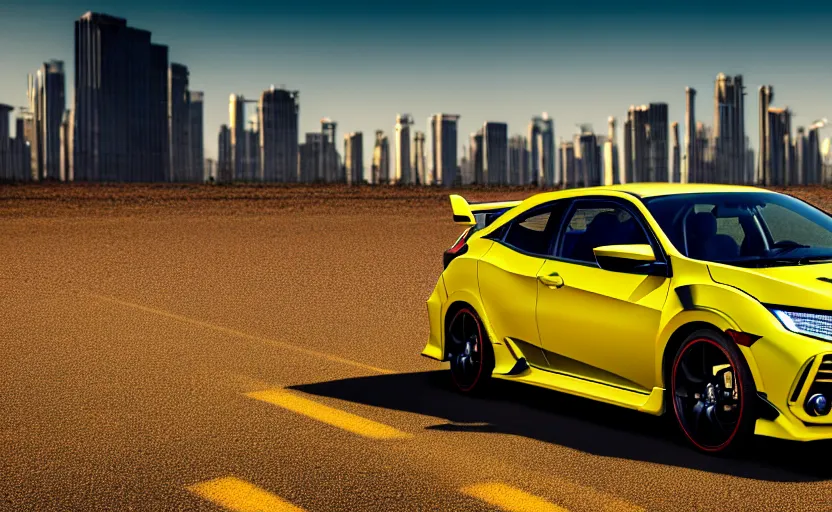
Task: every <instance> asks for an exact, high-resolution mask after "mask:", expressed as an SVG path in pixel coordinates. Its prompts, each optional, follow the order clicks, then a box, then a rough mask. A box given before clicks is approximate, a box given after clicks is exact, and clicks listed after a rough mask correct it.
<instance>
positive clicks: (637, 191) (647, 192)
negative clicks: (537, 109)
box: [540, 183, 773, 200]
mask: <svg viewBox="0 0 832 512" xmlns="http://www.w3.org/2000/svg"><path fill="white" fill-rule="evenodd" d="M567 190H568V191H569V192H570V193H569V196H571V197H580V196H591V195H598V194H603V193H604V192H624V193H626V194H632V195H634V196H638V197H658V196H669V195H676V194H705V193H713V192H771V191H769V190H766V189H762V188H757V187H748V186H741V185H712V184H706V183H629V184H626V185H607V186H603V187H587V188H582V189H567ZM563 192H564V191H558V192H544V193H543V194H540V195H542V196H551V199H556V198H557V196H559V195H562V194H563ZM772 193H773V192H772ZM548 199H549V198H548V197H547V198H546V200H548Z"/></svg>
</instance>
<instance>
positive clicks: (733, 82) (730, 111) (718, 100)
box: [713, 73, 745, 183]
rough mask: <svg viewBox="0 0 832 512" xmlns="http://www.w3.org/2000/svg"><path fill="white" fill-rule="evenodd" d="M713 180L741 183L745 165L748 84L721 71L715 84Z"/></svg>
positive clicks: (740, 77)
mask: <svg viewBox="0 0 832 512" xmlns="http://www.w3.org/2000/svg"><path fill="white" fill-rule="evenodd" d="M714 151H715V153H714V165H715V168H716V175H715V176H713V180H714V181H716V182H720V183H740V182H741V181H742V176H743V169H744V168H745V163H744V162H745V87H744V86H743V83H742V75H737V76H734V77H729V76H725V75H724V74H723V73H720V74H719V75H717V77H716V82H715V84H714Z"/></svg>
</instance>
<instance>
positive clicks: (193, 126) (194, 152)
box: [188, 91, 211, 181]
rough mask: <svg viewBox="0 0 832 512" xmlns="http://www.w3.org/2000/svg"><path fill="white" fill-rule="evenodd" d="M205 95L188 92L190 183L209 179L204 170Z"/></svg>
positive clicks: (208, 173)
mask: <svg viewBox="0 0 832 512" xmlns="http://www.w3.org/2000/svg"><path fill="white" fill-rule="evenodd" d="M204 98H205V95H204V94H203V93H202V92H201V91H190V96H189V100H190V101H189V102H190V105H191V108H190V115H189V116H188V117H189V118H190V123H189V128H188V137H189V138H190V155H189V156H190V164H189V167H190V169H191V181H207V180H208V179H209V178H210V177H211V173H210V172H206V170H205V149H204V144H203V110H204V109H203V103H204Z"/></svg>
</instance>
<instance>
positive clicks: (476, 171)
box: [468, 129, 486, 185]
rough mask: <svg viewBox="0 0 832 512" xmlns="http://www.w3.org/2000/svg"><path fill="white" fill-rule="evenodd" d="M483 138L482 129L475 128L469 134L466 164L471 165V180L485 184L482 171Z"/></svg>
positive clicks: (478, 183)
mask: <svg viewBox="0 0 832 512" xmlns="http://www.w3.org/2000/svg"><path fill="white" fill-rule="evenodd" d="M483 144H484V143H483V139H482V129H479V130H477V131H476V132H474V133H472V134H471V137H470V140H469V148H470V149H469V152H470V156H469V159H468V165H469V166H470V167H471V170H472V172H471V175H472V179H473V182H474V183H475V184H477V185H485V184H486V177H485V173H484V171H483V160H482V156H483Z"/></svg>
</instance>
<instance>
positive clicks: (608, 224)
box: [560, 204, 649, 263]
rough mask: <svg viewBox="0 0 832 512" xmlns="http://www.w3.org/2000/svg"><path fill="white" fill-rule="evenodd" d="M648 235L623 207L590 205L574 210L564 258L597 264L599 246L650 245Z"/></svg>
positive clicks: (563, 241)
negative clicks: (596, 252) (596, 250)
mask: <svg viewBox="0 0 832 512" xmlns="http://www.w3.org/2000/svg"><path fill="white" fill-rule="evenodd" d="M647 243H649V241H648V240H647V234H646V233H645V232H644V230H643V229H642V227H641V226H640V225H639V223H638V221H637V220H636V219H635V218H633V216H632V215H630V213H629V212H628V211H627V210H625V209H624V208H621V207H620V206H617V205H614V204H610V205H608V206H607V205H604V206H595V205H592V206H590V205H587V206H586V207H578V208H576V209H575V210H574V212H573V213H572V216H571V217H570V219H569V223H568V224H567V227H566V230H564V233H563V238H562V239H561V243H560V256H561V257H562V258H566V259H570V260H576V261H584V262H588V263H595V254H594V253H593V252H592V250H593V249H595V248H596V247H602V246H604V245H622V244H647Z"/></svg>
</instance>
